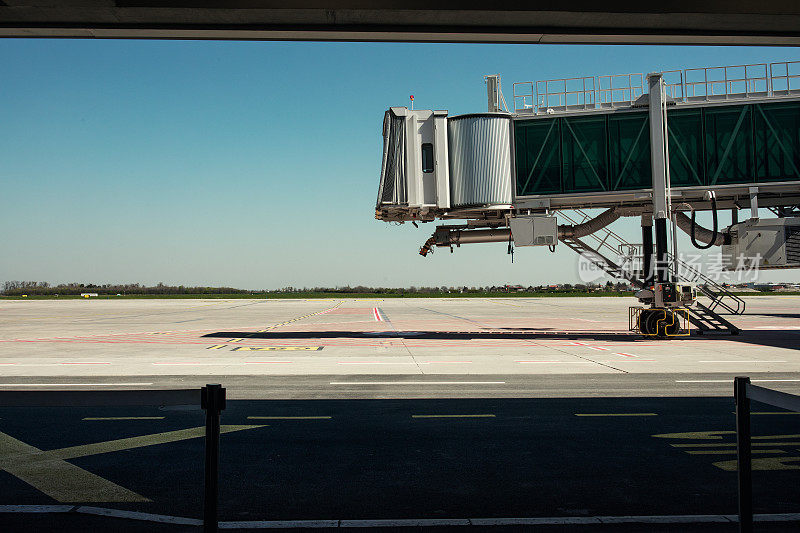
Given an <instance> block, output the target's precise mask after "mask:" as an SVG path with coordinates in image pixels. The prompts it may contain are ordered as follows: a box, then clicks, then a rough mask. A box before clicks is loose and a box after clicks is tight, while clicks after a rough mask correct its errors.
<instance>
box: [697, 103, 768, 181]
mask: <svg viewBox="0 0 800 533" xmlns="http://www.w3.org/2000/svg"><path fill="white" fill-rule="evenodd" d="M704 115H705V121H704V122H705V148H706V176H707V178H708V185H720V184H725V183H752V182H755V163H754V161H753V159H754V155H755V154H754V151H753V129H752V128H753V126H752V106H749V105H734V106H720V107H708V108H706V109H705V110H704Z"/></svg>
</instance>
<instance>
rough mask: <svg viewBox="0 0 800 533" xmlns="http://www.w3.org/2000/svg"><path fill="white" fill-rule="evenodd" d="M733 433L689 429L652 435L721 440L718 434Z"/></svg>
mask: <svg viewBox="0 0 800 533" xmlns="http://www.w3.org/2000/svg"><path fill="white" fill-rule="evenodd" d="M735 434H736V432H735V431H690V432H688V433H661V434H659V435H653V437H656V438H658V439H696V440H722V437H721V436H720V435H735ZM753 438H755V437H753Z"/></svg>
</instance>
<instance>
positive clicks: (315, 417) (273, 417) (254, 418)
mask: <svg viewBox="0 0 800 533" xmlns="http://www.w3.org/2000/svg"><path fill="white" fill-rule="evenodd" d="M331 418H333V417H330V416H248V417H247V419H248V420H330V419H331Z"/></svg>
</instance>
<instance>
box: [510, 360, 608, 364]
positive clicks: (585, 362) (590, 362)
mask: <svg viewBox="0 0 800 533" xmlns="http://www.w3.org/2000/svg"><path fill="white" fill-rule="evenodd" d="M514 362H515V363H521V364H534V363H536V364H556V363H561V364H566V365H594V364H596V363H595V362H594V361H514Z"/></svg>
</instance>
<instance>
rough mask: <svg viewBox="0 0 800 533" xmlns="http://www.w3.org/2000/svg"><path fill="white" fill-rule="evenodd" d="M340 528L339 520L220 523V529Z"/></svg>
mask: <svg viewBox="0 0 800 533" xmlns="http://www.w3.org/2000/svg"><path fill="white" fill-rule="evenodd" d="M323 527H339V521H338V520H247V521H240V522H220V523H219V528H220V529H301V528H303V529H305V528H323Z"/></svg>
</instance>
